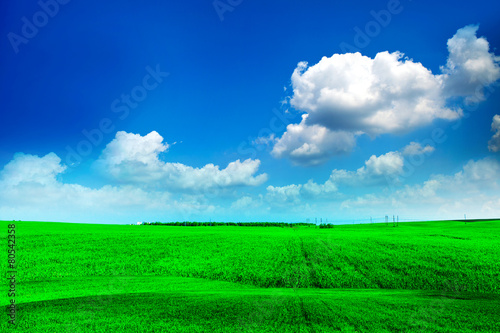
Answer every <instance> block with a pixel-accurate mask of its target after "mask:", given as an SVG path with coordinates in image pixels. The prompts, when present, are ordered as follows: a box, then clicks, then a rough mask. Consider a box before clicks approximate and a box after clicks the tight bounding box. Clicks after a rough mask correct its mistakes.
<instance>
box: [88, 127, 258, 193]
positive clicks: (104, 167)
mask: <svg viewBox="0 0 500 333" xmlns="http://www.w3.org/2000/svg"><path fill="white" fill-rule="evenodd" d="M168 147H169V146H168V144H166V143H163V138H162V137H161V136H160V135H159V134H158V133H156V132H151V133H149V134H148V135H146V136H141V135H138V134H133V133H126V132H118V133H117V134H116V137H115V138H114V139H113V141H111V142H110V143H109V144H108V145H107V146H106V148H105V149H104V150H103V152H102V154H101V156H100V158H99V159H98V160H97V161H96V163H95V168H97V169H98V170H100V171H101V172H103V173H104V174H105V175H109V176H111V178H112V179H113V180H114V181H116V182H118V183H121V184H134V185H138V186H143V187H146V188H158V189H169V190H209V189H217V188H227V187H234V186H257V185H260V184H262V183H264V182H265V181H266V180H267V175H266V174H259V175H256V173H257V171H258V169H259V166H260V161H259V160H252V159H247V160H245V161H240V160H236V161H233V162H230V163H229V164H228V165H227V167H226V168H224V169H220V167H219V166H217V165H214V164H207V165H205V166H203V167H202V168H194V167H191V166H187V165H184V164H181V163H169V162H164V161H162V160H161V159H160V158H159V154H160V153H162V152H165V151H167V149H168Z"/></svg>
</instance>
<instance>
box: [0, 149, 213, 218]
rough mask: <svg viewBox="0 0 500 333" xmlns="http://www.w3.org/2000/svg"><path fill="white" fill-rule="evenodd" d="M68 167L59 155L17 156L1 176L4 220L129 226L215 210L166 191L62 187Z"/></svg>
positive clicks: (208, 205)
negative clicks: (134, 223)
mask: <svg viewBox="0 0 500 333" xmlns="http://www.w3.org/2000/svg"><path fill="white" fill-rule="evenodd" d="M65 170H66V166H65V165H63V164H61V159H60V158H59V157H58V156H57V155H56V154H54V153H49V154H47V155H45V156H43V157H39V156H35V155H28V154H16V155H15V156H14V158H13V159H12V160H11V161H10V162H9V163H8V164H6V165H5V167H4V168H3V170H2V171H1V172H0V212H1V214H2V218H8V219H22V220H34V221H36V220H40V219H45V220H52V221H71V222H93V223H96V222H97V223H110V222H111V223H120V222H121V223H130V222H131V219H138V220H143V219H145V218H152V219H160V218H166V217H167V216H165V214H167V213H168V214H169V217H172V216H177V217H181V216H186V217H188V216H190V215H192V214H197V213H207V212H211V211H213V210H214V209H215V206H213V205H210V204H207V203H204V202H202V201H199V200H190V199H189V198H185V197H180V198H179V197H178V198H175V197H173V196H172V195H171V194H170V193H169V192H166V191H145V190H144V189H141V188H138V187H134V186H130V185H125V186H110V185H105V186H103V187H101V188H97V189H94V188H90V187H86V186H82V185H79V184H67V183H64V182H62V180H60V179H58V178H60V176H61V174H63V173H64V171H65Z"/></svg>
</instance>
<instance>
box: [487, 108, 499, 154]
mask: <svg viewBox="0 0 500 333" xmlns="http://www.w3.org/2000/svg"><path fill="white" fill-rule="evenodd" d="M491 130H492V131H493V132H495V134H493V137H492V138H491V140H490V141H488V149H489V151H492V152H498V151H500V115H498V114H496V115H495V116H494V117H493V122H492V123H491Z"/></svg>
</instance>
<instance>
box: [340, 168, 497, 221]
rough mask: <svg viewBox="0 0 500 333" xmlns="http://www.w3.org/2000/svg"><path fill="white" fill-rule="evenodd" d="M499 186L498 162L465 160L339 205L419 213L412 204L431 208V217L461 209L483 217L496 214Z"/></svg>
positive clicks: (447, 215) (351, 207) (451, 214)
mask: <svg viewBox="0 0 500 333" xmlns="http://www.w3.org/2000/svg"><path fill="white" fill-rule="evenodd" d="M499 186H500V162H498V161H496V160H494V159H492V158H484V159H481V160H477V161H475V160H470V161H468V162H467V163H466V164H465V165H464V166H463V167H462V169H461V170H460V171H458V172H456V173H455V174H452V175H443V174H436V175H432V176H431V177H429V179H428V180H426V181H424V182H423V183H422V184H415V185H406V186H404V187H402V188H400V189H398V190H395V191H387V190H386V191H383V192H382V193H380V194H374V193H370V194H366V195H363V196H358V197H356V198H350V199H347V200H345V201H343V202H342V204H341V208H344V209H357V210H358V209H361V210H364V209H366V210H370V209H373V208H377V207H386V209H389V208H391V209H393V210H396V211H400V212H402V211H406V212H410V213H411V214H414V216H419V217H422V216H421V212H419V211H418V209H421V208H417V209H415V208H414V207H425V208H426V211H432V212H433V214H434V215H433V216H432V218H440V217H443V218H453V216H455V218H456V216H457V212H459V213H458V214H459V215H460V214H463V212H474V213H475V214H476V216H479V217H484V215H481V214H483V213H482V212H485V213H493V212H495V213H494V214H493V215H489V216H494V215H495V214H499V213H500V208H499V207H500V206H497V207H493V206H492V203H494V202H496V201H498V200H499V199H500V197H499V196H498V193H499V192H498V190H499Z"/></svg>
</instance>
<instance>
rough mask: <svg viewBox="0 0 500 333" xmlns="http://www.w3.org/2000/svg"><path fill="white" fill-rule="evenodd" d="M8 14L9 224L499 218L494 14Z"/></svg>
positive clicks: (437, 5) (55, 8) (46, 6)
mask: <svg viewBox="0 0 500 333" xmlns="http://www.w3.org/2000/svg"><path fill="white" fill-rule="evenodd" d="M0 6H1V7H2V8H1V11H0V12H1V13H2V19H1V22H2V25H1V27H0V31H1V35H2V36H3V37H2V38H1V41H0V54H1V55H2V57H1V60H0V74H1V75H0V87H1V89H0V101H1V103H2V107H1V111H0V124H1V125H2V130H1V131H0V185H1V186H0V219H8V220H10V219H16V220H18V219H20V220H54V221H73V222H99V223H132V222H135V221H139V220H145V221H153V220H154V221H175V220H181V221H182V220H197V221H200V220H203V221H205V220H209V219H212V220H222V221H304V220H306V219H307V218H309V219H311V220H314V218H316V217H317V218H318V219H319V218H323V219H328V220H329V221H335V222H338V223H341V222H342V221H348V220H352V219H359V220H362V219H364V220H365V221H366V220H369V218H370V216H372V217H374V218H381V217H384V216H385V215H393V214H394V215H399V216H400V218H401V219H429V218H460V217H463V215H464V214H467V216H468V217H470V218H482V217H498V216H500V195H499V193H500V191H499V185H500V181H499V180H500V158H499V156H500V155H499V154H500V153H499V150H500V116H497V117H495V115H499V114H500V93H499V87H500V85H499V79H500V58H499V56H500V50H499V48H500V34H499V31H500V22H499V21H498V14H500V4H497V3H492V2H491V1H476V2H474V3H470V2H466V1H453V2H451V1H444V2H436V1H433V2H431V1H409V0H401V1H396V0H389V1H378V2H373V1H351V2H345V1H344V2H340V1H309V2H306V1H273V2H272V3H269V2H265V1H249V0H242V1H238V0H233V1H228V0H221V1H191V2H182V1H176V2H164V1H142V2H139V1H120V2H115V1H108V2H106V3H102V2H98V1H93V0H90V1H85V2H80V1H77V0H71V1H68V0H60V1H56V0H42V1H40V2H38V3H37V2H26V1H24V2H23V1H21V2H5V3H2V4H1V5H0Z"/></svg>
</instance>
